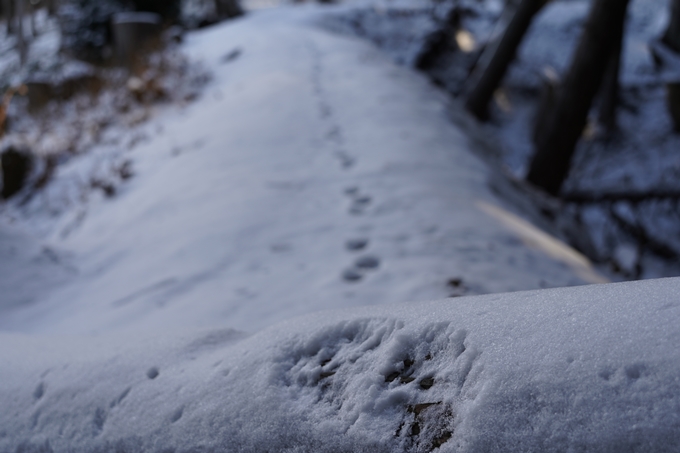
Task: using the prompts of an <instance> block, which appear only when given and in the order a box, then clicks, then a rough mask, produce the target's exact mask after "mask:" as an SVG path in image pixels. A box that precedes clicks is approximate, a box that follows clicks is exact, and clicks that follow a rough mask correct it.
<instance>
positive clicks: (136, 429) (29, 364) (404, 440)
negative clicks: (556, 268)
mask: <svg viewBox="0 0 680 453" xmlns="http://www.w3.org/2000/svg"><path fill="white" fill-rule="evenodd" d="M679 285H680V280H678V279H667V280H656V281H645V282H637V283H622V284H613V285H594V286H584V287H577V288H567V289H555V290H542V291H530V292H520V293H513V294H505V295H488V296H477V297H470V298H460V299H450V300H444V301H439V302H429V303H420V304H405V305H396V306H395V305H388V306H375V307H365V308H356V309H353V310H338V311H334V312H323V313H320V314H312V315H307V316H305V317H303V318H299V319H295V320H289V321H286V322H283V323H280V324H278V325H276V326H274V327H271V328H268V329H265V330H263V331H261V332H259V333H257V334H255V335H252V336H250V337H245V338H244V337H243V336H242V335H240V334H238V333H237V332H235V331H233V330H229V329H219V330H209V331H204V332H192V333H187V332H183V331H181V330H175V331H172V330H168V331H166V332H165V333H163V334H160V335H159V334H157V333H154V334H151V333H149V332H142V333H139V334H136V335H115V336H101V337H96V338H93V339H90V340H88V341H87V342H84V341H82V339H80V338H78V337H71V336H57V337H42V336H24V335H19V334H9V333H3V334H0V341H2V344H3V347H2V348H1V349H0V363H2V367H0V382H2V383H3V384H2V386H0V405H1V406H2V408H3V411H2V414H0V426H1V428H0V451H8V452H9V451H15V450H16V451H28V452H32V451H36V452H37V451H70V452H81V451H125V452H137V451H147V452H150V451H159V452H161V451H175V452H188V451H252V452H262V451H291V452H293V451H295V452H300V451H315V452H342V451H347V452H349V451H355V452H358V451H367V452H368V451H373V452H379V451H385V452H394V451H418V452H420V451H432V450H433V449H434V448H433V447H435V446H437V445H440V446H439V447H438V449H437V451H441V452H448V451H451V452H453V451H456V452H468V451H470V452H480V451H505V452H520V451H523V452H526V451H536V452H538V451H540V452H565V451H597V452H622V451H637V452H673V451H678V449H679V448H680V378H679V377H678V369H679V366H680V349H678V348H677V345H678V342H680V330H679V329H678V325H680V296H679V294H680V292H679V291H678V288H679ZM416 425H417V426H416ZM17 448H18V450H17Z"/></svg>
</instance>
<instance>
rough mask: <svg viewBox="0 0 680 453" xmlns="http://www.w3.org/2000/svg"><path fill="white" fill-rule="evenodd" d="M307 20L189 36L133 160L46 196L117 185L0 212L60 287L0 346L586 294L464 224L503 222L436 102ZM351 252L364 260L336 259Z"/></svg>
mask: <svg viewBox="0 0 680 453" xmlns="http://www.w3.org/2000/svg"><path fill="white" fill-rule="evenodd" d="M315 11H316V10H315V9H314V8H309V9H305V8H303V9H300V10H297V9H291V10H285V9H284V10H270V11H265V12H261V13H258V14H253V15H252V17H251V18H249V19H247V20H239V21H234V22H233V23H231V24H229V26H222V27H217V28H213V29H208V30H205V31H200V32H197V33H195V34H193V35H191V36H190V37H189V38H188V42H187V44H186V46H185V49H184V50H185V52H186V53H187V54H189V55H190V56H191V58H193V59H194V60H195V61H198V62H200V63H201V64H202V65H203V66H204V67H207V68H211V69H212V81H211V82H210V83H209V84H208V85H207V86H206V87H205V88H204V92H203V95H202V97H201V99H200V100H198V101H196V102H195V103H193V104H189V105H187V106H186V107H183V108H179V107H178V108H168V109H167V110H166V111H158V112H157V113H156V114H155V116H153V117H152V118H151V119H150V120H149V121H148V122H147V123H145V124H143V125H141V126H140V127H139V128H138V129H136V130H134V131H131V132H129V134H130V135H132V134H137V135H140V136H142V137H145V139H144V140H142V141H141V142H140V143H138V144H137V145H136V146H135V147H134V148H133V149H132V150H120V147H119V146H118V147H116V146H115V145H113V146H112V145H102V146H100V147H99V148H95V150H93V151H92V152H91V153H90V154H89V155H88V156H84V157H82V158H74V159H72V160H71V161H69V162H67V163H66V164H65V165H63V166H60V167H59V169H58V173H59V174H57V175H56V176H55V178H54V179H55V181H54V182H53V183H52V187H51V188H50V190H49V191H47V192H46V193H45V194H46V195H45V196H46V197H48V196H50V194H54V193H58V192H59V190H60V189H59V188H60V187H62V188H63V190H68V189H69V187H71V186H72V181H71V180H72V179H73V178H74V177H77V175H80V174H82V173H83V171H82V168H83V167H86V168H97V167H101V166H104V167H108V166H109V165H106V162H109V161H111V162H116V161H124V160H129V161H131V162H132V164H131V165H132V169H133V172H134V174H135V177H134V178H132V179H131V180H130V181H129V182H126V183H124V184H123V185H121V186H120V187H119V188H118V189H117V193H116V196H115V197H113V198H106V197H104V196H103V195H99V196H95V197H93V199H92V200H91V201H90V202H89V203H87V204H84V205H81V206H80V207H78V205H76V207H75V208H71V209H70V210H68V209H66V213H64V214H62V215H61V216H57V218H56V219H54V218H42V220H41V219H38V220H40V222H37V221H36V218H35V216H29V217H25V215H24V214H23V213H22V212H23V211H22V210H21V209H22V208H21V207H19V208H16V209H15V210H12V209H11V208H10V210H9V212H10V213H13V214H15V216H16V217H17V218H19V219H21V217H22V216H24V217H25V218H27V219H28V220H27V223H30V222H32V223H30V224H37V225H39V229H40V231H42V232H43V234H45V233H44V232H47V234H48V235H47V236H45V241H46V242H47V243H48V244H50V243H55V244H56V246H55V247H52V248H53V249H55V250H63V251H64V253H67V254H71V255H72V256H73V260H74V266H75V267H76V269H78V275H76V276H74V277H73V278H72V279H71V281H70V282H69V283H68V284H65V285H62V286H61V287H59V288H58V289H56V290H54V291H51V292H50V294H49V295H48V296H46V297H44V298H43V299H42V300H41V301H40V303H38V304H34V305H32V306H29V307H25V308H21V309H17V310H15V311H13V312H11V313H7V314H6V316H3V317H2V319H0V327H2V328H3V329H10V330H14V331H22V332H42V333H47V332H50V333H59V332H69V333H101V332H107V331H114V330H136V329H140V328H144V329H149V328H160V327H163V328H165V329H167V328H171V327H173V326H184V325H192V326H200V327H216V326H222V327H223V326H230V327H241V326H248V328H247V330H249V331H255V330H258V329H260V328H262V327H264V326H267V325H270V324H272V323H274V322H278V321H280V320H281V319H285V318H288V317H290V316H295V315H299V314H304V313H308V312H310V311H315V310H321V309H329V308H338V307H355V306H362V305H368V304H380V303H385V302H392V303H394V302H405V301H410V300H426V299H437V298H442V297H446V296H448V295H449V294H451V288H449V286H448V285H447V282H448V281H449V280H450V279H452V278H458V279H461V280H462V281H463V282H464V285H463V286H464V287H465V288H467V293H471V294H479V293H490V292H502V291H514V290H521V289H532V288H540V287H545V286H566V285H575V284H583V283H587V282H600V281H603V277H601V276H600V275H599V274H598V273H597V272H596V271H595V270H594V269H593V268H592V266H591V265H590V263H588V262H587V260H585V259H580V260H579V259H577V260H573V259H562V258H561V256H559V255H558V256H555V255H554V254H552V255H551V253H552V252H550V251H546V249H545V247H543V245H544V244H545V242H541V241H538V242H536V241H534V243H532V247H526V245H525V242H526V241H525V239H526V238H525V237H524V236H522V234H518V232H517V231H516V228H513V227H511V226H507V225H505V224H503V223H502V222H499V221H496V220H494V216H492V215H489V214H488V212H487V211H488V209H487V210H484V209H482V208H481V207H480V206H481V205H480V203H482V204H483V205H484V206H492V207H494V208H493V209H494V210H495V211H494V212H507V213H508V215H516V214H512V212H511V211H512V210H513V208H512V207H510V206H506V204H505V202H503V201H502V200H500V199H499V198H498V197H497V196H496V195H494V194H493V192H492V190H490V189H489V186H488V184H487V180H498V179H502V178H504V177H503V176H502V175H501V174H500V173H497V172H496V171H495V170H493V169H489V167H488V166H487V165H486V164H485V163H484V162H483V161H482V160H481V159H480V158H479V157H477V156H475V155H474V154H471V153H470V151H469V150H470V148H471V147H473V145H471V144H470V143H469V140H468V138H467V137H466V136H465V135H464V133H463V132H462V131H461V130H460V129H459V128H458V127H456V126H454V125H453V124H452V123H451V122H450V120H449V117H448V109H449V105H448V102H447V99H446V97H445V96H444V94H442V93H440V92H438V91H436V90H435V89H433V88H432V87H431V86H430V85H429V84H428V82H427V81H426V80H425V79H424V78H423V77H421V76H419V75H416V74H413V73H412V72H410V71H409V70H407V69H404V68H399V67H397V66H395V65H394V64H393V63H392V62H391V61H390V60H389V59H388V58H387V57H385V56H384V55H382V54H381V53H380V52H379V51H378V50H377V49H375V48H374V47H373V46H371V45H370V44H368V43H365V42H363V41H360V40H357V39H348V38H344V37H341V36H336V35H331V34H329V33H327V32H325V31H323V30H320V29H318V28H317V27H316V26H315V25H314V24H315V21H316V18H317V17H318V13H316V12H315ZM263 30H266V31H263ZM236 49H237V50H239V51H240V53H238V56H237V57H235V58H233V57H231V55H234V51H235V50H236ZM225 55H229V56H230V58H228V59H226V61H225V58H224V57H225ZM127 140H128V139H127V138H122V139H120V138H119V142H123V143H125V142H127ZM116 150H118V151H116ZM111 153H118V154H116V155H115V156H111ZM107 156H108V157H107ZM78 168H80V169H81V170H78ZM74 174H75V175H76V176H74ZM68 175H71V176H68ZM506 191H507V192H511V191H512V189H511V188H508V189H506ZM50 199H53V198H52V197H50V198H46V200H50ZM40 200H41V199H40V198H36V200H35V202H33V203H32V204H31V210H32V212H35V211H34V210H35V209H37V208H38V207H39V206H40ZM534 229H535V227H534ZM524 230H526V228H524ZM357 239H359V240H365V241H367V243H368V245H367V246H366V248H365V250H362V251H352V250H347V248H346V245H345V243H346V242H347V241H349V240H357ZM523 241H524V242H523ZM542 247H543V248H542ZM572 253H573V254H577V253H576V252H574V251H572ZM364 256H372V257H376V258H377V259H378V261H379V262H378V263H376V264H377V269H365V266H363V267H362V266H361V263H362V259H365V258H364ZM570 269H571V270H570ZM459 290H460V288H458V289H457V291H459ZM265 301H266V302H265ZM272 301H275V302H272Z"/></svg>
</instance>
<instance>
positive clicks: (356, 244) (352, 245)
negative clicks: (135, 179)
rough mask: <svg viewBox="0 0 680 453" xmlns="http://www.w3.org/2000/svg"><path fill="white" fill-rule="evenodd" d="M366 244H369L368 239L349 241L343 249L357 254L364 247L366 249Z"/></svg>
mask: <svg viewBox="0 0 680 453" xmlns="http://www.w3.org/2000/svg"><path fill="white" fill-rule="evenodd" d="M368 244H369V241H368V239H364V238H359V239H350V240H348V241H347V242H346V243H345V248H346V249H347V250H349V251H350V252H357V251H360V250H364V249H365V248H366V247H368Z"/></svg>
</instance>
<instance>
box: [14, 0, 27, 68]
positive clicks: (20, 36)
mask: <svg viewBox="0 0 680 453" xmlns="http://www.w3.org/2000/svg"><path fill="white" fill-rule="evenodd" d="M14 13H15V18H16V23H17V26H16V27H17V28H16V32H17V49H18V50H19V60H20V62H21V66H23V65H24V64H26V59H27V57H28V46H27V43H26V36H24V0H16V3H15V9H14Z"/></svg>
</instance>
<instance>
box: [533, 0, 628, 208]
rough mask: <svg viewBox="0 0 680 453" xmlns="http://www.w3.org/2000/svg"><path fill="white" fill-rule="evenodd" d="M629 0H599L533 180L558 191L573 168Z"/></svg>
mask: <svg viewBox="0 0 680 453" xmlns="http://www.w3.org/2000/svg"><path fill="white" fill-rule="evenodd" d="M628 2H629V0H595V1H594V3H593V5H592V7H591V10H590V13H589V16H588V19H587V21H586V24H585V29H584V30H583V33H582V34H581V38H580V40H579V43H578V46H577V48H576V52H575V53H574V56H573V58H572V61H571V64H570V66H569V69H568V71H567V74H566V76H565V77H564V82H563V83H562V84H561V86H560V88H559V90H558V95H557V103H556V105H555V108H554V109H553V111H552V112H551V113H550V115H549V119H548V120H547V121H546V130H545V132H544V133H543V134H540V136H541V139H540V141H539V143H538V144H537V145H536V150H535V153H534V157H533V159H532V162H531V166H530V169H529V174H528V175H527V180H528V181H529V182H531V183H532V184H534V185H535V186H537V187H540V188H542V189H543V190H545V191H546V192H548V193H550V194H553V195H557V194H558V193H559V192H560V190H561V188H562V184H563V183H564V181H565V179H566V178H567V175H568V173H569V168H570V165H571V159H572V156H573V154H574V150H575V148H576V144H577V142H578V140H579V138H580V137H581V135H582V134H583V130H584V128H585V125H586V122H587V119H588V113H589V111H590V108H591V106H592V104H593V99H594V98H595V96H596V95H597V92H598V90H599V89H600V86H601V84H602V80H603V79H604V75H605V72H606V70H607V66H608V65H609V61H610V59H611V58H610V57H611V55H612V53H613V52H614V50H615V48H616V45H617V44H616V43H617V36H619V35H620V34H621V33H623V31H622V30H623V26H624V22H625V18H626V10H627V8H628Z"/></svg>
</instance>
